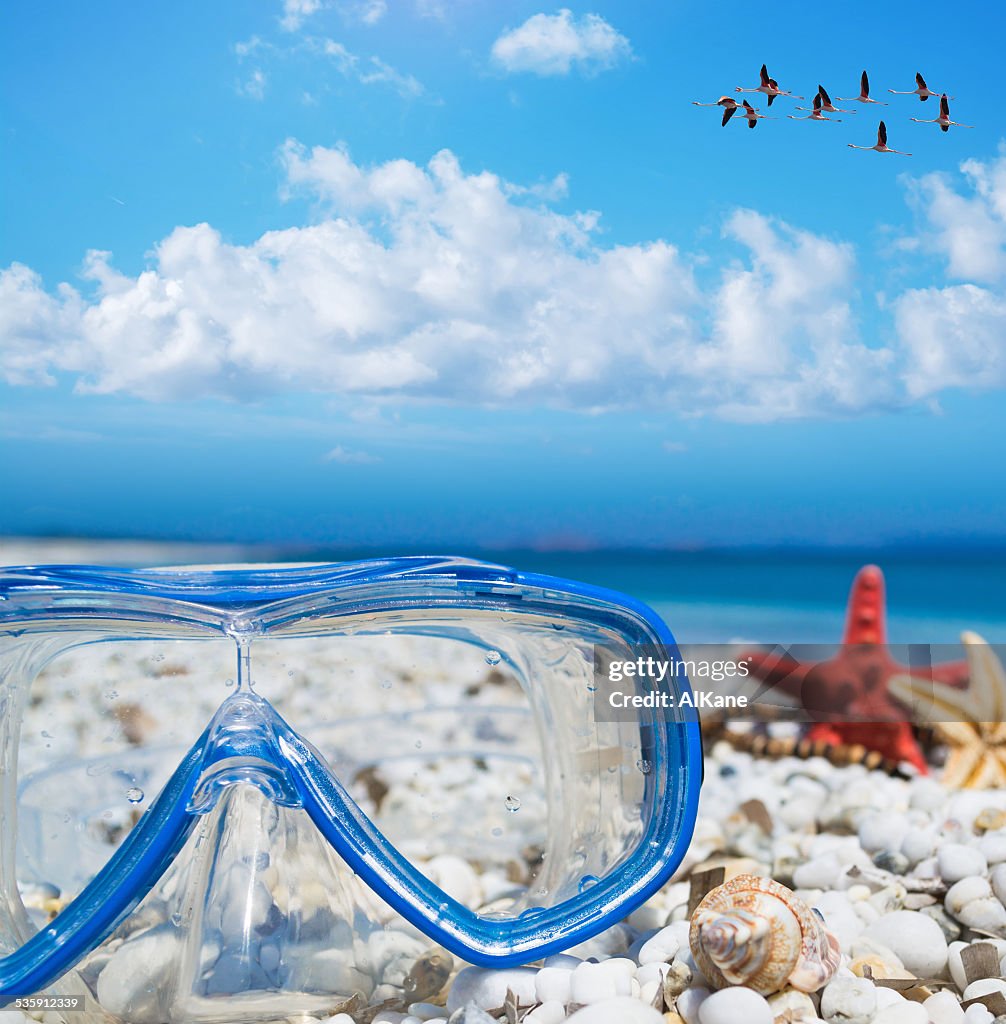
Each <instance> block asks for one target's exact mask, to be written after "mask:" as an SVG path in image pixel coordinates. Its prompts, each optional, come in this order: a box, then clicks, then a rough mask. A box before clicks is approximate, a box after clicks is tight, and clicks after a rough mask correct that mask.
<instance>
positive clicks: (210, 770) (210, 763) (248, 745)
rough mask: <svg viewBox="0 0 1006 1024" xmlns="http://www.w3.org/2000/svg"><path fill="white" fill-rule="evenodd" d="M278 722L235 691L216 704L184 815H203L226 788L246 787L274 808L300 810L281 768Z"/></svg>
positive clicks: (255, 698) (249, 694)
mask: <svg viewBox="0 0 1006 1024" xmlns="http://www.w3.org/2000/svg"><path fill="white" fill-rule="evenodd" d="M282 726H283V722H282V719H280V717H279V716H278V715H277V714H276V712H275V711H274V710H273V709H272V707H271V706H270V705H269V703H268V701H266V700H264V699H263V698H262V697H260V696H259V695H258V694H256V693H255V692H254V691H251V690H239V691H238V692H236V693H234V694H232V695H231V696H230V697H228V698H227V700H225V701H224V703H223V704H221V706H220V708H219V709H218V710H217V713H216V714H215V715H214V716H213V721H212V722H211V723H210V726H209V729H208V730H207V740H206V746H205V750H204V754H203V761H202V766H201V772H200V777H199V781H198V783H197V784H196V788H195V789H194V790H193V792H192V795H191V797H190V798H189V801H188V805H187V810H188V811H189V812H190V813H193V814H208V813H209V812H210V811H212V810H213V809H214V808H215V807H216V805H217V802H218V801H219V799H220V796H221V795H222V794H223V793H224V792H226V791H227V790H228V789H229V788H230V787H232V786H237V785H251V786H254V787H255V788H256V789H258V790H259V791H260V792H261V793H262V794H263V795H264V796H266V797H268V799H269V800H271V801H272V802H273V803H275V804H277V805H279V806H280V807H301V806H303V802H302V800H301V797H300V793H299V792H298V791H297V789H296V787H295V786H294V785H293V783H292V781H291V779H290V776H289V774H288V773H287V771H286V768H285V767H284V766H283V765H284V757H283V755H282V753H281V751H280V745H279V739H278V736H277V730H278V729H281V728H282Z"/></svg>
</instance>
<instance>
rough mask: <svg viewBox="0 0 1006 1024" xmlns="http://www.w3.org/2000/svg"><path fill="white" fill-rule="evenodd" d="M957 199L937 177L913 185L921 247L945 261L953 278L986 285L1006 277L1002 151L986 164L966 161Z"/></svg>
mask: <svg viewBox="0 0 1006 1024" xmlns="http://www.w3.org/2000/svg"><path fill="white" fill-rule="evenodd" d="M961 171H962V173H963V174H964V176H965V178H966V179H967V186H968V189H969V192H968V194H965V195H962V194H961V193H959V192H958V191H956V190H955V189H954V187H953V182H952V181H950V180H949V179H948V178H947V177H946V176H945V175H942V174H928V175H926V176H925V177H923V178H921V179H920V180H919V181H916V182H913V183H912V193H911V194H912V200H913V205H914V206H915V207H916V209H917V210H918V211H919V212H920V213H921V215H922V216H923V218H924V220H925V223H926V229H925V231H924V233H923V237H922V242H923V245H924V246H926V247H927V248H929V249H930V250H931V251H935V252H937V253H939V254H940V255H941V256H943V257H945V259H946V261H947V270H948V272H949V273H950V275H951V276H952V277H956V278H959V279H961V280H970V281H978V282H982V283H990V282H995V281H1000V280H1002V279H1004V278H1006V149H1003V148H1002V147H1000V154H999V157H998V158H997V159H995V160H992V161H990V162H988V163H983V162H981V161H979V160H966V161H965V162H964V163H963V164H961Z"/></svg>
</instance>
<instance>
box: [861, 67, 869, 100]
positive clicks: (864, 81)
mask: <svg viewBox="0 0 1006 1024" xmlns="http://www.w3.org/2000/svg"><path fill="white" fill-rule="evenodd" d="M859 95H860V96H869V95H870V80H869V78H867V77H866V72H865V71H864V72H863V77H862V78H860V80H859Z"/></svg>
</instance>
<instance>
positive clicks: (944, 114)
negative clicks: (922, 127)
mask: <svg viewBox="0 0 1006 1024" xmlns="http://www.w3.org/2000/svg"><path fill="white" fill-rule="evenodd" d="M912 120H913V121H915V122H916V123H918V124H938V125H939V126H940V131H942V132H948V131H950V126H951V125H954V127H956V128H974V125H973V124H961V122H960V121H951V120H950V104H949V103H948V102H947V94H946V93H944V94H943V95H942V96H941V97H940V116H939V117H934V118H932V119H920V118H918V117H913V118H912Z"/></svg>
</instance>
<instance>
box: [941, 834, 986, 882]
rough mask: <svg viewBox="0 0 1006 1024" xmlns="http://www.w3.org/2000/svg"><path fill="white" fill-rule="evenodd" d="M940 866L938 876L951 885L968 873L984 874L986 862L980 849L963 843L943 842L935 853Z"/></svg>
mask: <svg viewBox="0 0 1006 1024" xmlns="http://www.w3.org/2000/svg"><path fill="white" fill-rule="evenodd" d="M936 863H937V864H938V865H939V867H940V878H942V879H943V881H944V882H946V883H947V885H953V883H954V882H959V881H960V880H961V879H962V878H967V877H968V876H969V875H984V874H985V872H986V871H988V867H989V866H988V862H987V861H986V860H985V856H984V855H983V854H982V852H981V850H979V849H977V848H976V847H974V846H965V845H964V844H963V843H944V844H943V845H942V846H941V847H940V848H939V850H938V851H937V853H936Z"/></svg>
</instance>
